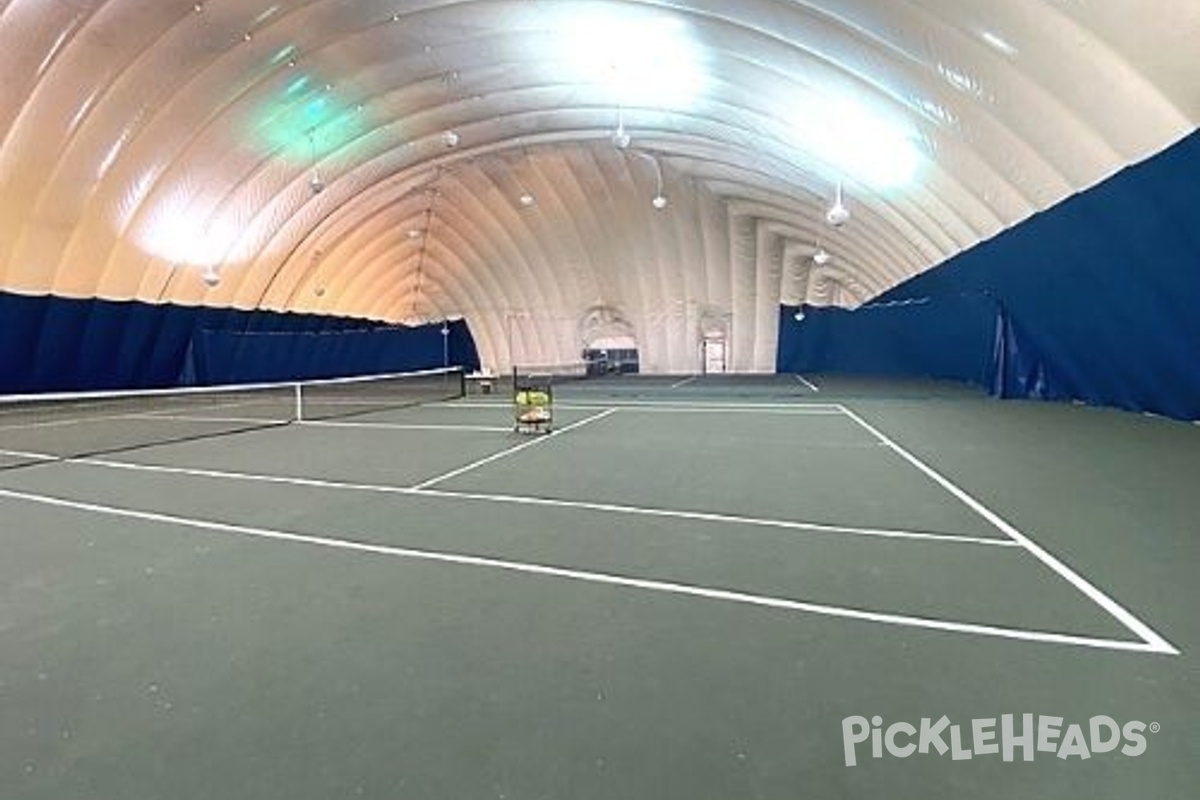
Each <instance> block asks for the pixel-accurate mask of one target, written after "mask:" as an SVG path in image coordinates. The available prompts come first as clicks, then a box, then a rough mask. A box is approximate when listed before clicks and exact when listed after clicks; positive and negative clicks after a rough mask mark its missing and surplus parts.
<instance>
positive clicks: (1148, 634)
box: [843, 406, 1180, 656]
mask: <svg viewBox="0 0 1200 800" xmlns="http://www.w3.org/2000/svg"><path fill="white" fill-rule="evenodd" d="M843 411H844V412H845V413H846V415H847V416H848V417H850V419H852V420H854V421H855V422H856V423H857V424H858V425H860V426H862V428H863V429H864V430H866V431H867V432H869V433H870V434H871V435H873V436H875V437H876V438H878V439H879V440H880V441H881V442H883V443H884V444H885V445H887V447H888V449H890V450H892V451H893V452H894V453H896V454H897V455H899V456H900V457H901V458H903V459H904V460H905V461H907V462H908V463H909V464H910V465H911V466H913V467H916V468H917V469H918V470H919V471H920V472H922V473H924V475H925V477H927V478H929V479H930V480H932V481H933V482H934V483H936V484H938V485H939V486H941V487H942V488H943V489H945V490H946V491H947V492H949V493H950V494H951V495H953V496H954V497H955V498H957V499H958V500H959V502H961V503H963V504H964V505H966V506H967V507H968V508H970V509H971V510H972V511H974V512H975V513H976V514H978V515H979V516H981V517H983V519H985V520H986V521H987V522H989V523H990V524H991V525H992V526H993V527H994V528H996V529H997V530H999V531H1000V532H1002V533H1004V534H1005V535H1007V536H1009V537H1010V538H1012V539H1013V541H1015V542H1017V543H1018V544H1019V545H1021V547H1023V548H1024V549H1025V550H1026V551H1027V552H1029V554H1030V555H1032V556H1033V557H1034V558H1036V559H1037V560H1038V561H1041V562H1042V564H1043V565H1045V566H1046V567H1048V568H1049V569H1050V570H1051V571H1053V572H1054V573H1056V574H1057V575H1058V576H1059V577H1060V578H1063V579H1064V580H1066V581H1067V582H1068V583H1069V584H1071V585H1072V586H1073V587H1075V589H1076V590H1077V591H1079V592H1081V593H1082V594H1083V595H1084V596H1085V597H1087V598H1088V599H1089V600H1091V601H1092V602H1093V603H1095V604H1096V605H1098V606H1100V608H1102V609H1104V610H1105V611H1107V612H1108V614H1109V615H1110V616H1112V617H1114V618H1115V619H1116V620H1117V621H1118V622H1120V623H1121V624H1122V625H1124V626H1125V627H1126V628H1127V629H1128V630H1129V631H1130V632H1131V633H1133V634H1134V635H1135V636H1137V637H1138V638H1140V639H1141V640H1142V641H1143V642H1145V643H1146V645H1148V646H1149V647H1150V648H1151V649H1152V650H1153V651H1154V652H1158V653H1163V654H1165V655H1174V656H1177V655H1180V651H1179V649H1178V648H1176V647H1175V646H1174V645H1173V644H1171V643H1170V642H1169V641H1167V639H1166V638H1164V637H1163V636H1161V635H1160V634H1159V633H1158V632H1157V631H1155V630H1154V629H1153V628H1151V627H1150V626H1149V625H1147V624H1146V623H1144V622H1142V621H1141V620H1140V619H1138V618H1137V617H1136V616H1135V615H1134V614H1133V613H1132V612H1130V611H1129V610H1128V609H1126V608H1125V607H1124V606H1122V605H1121V604H1120V603H1118V602H1117V601H1116V600H1114V599H1112V598H1111V597H1109V596H1108V595H1107V594H1105V593H1104V592H1103V591H1101V590H1100V589H1099V588H1097V587H1096V586H1094V585H1093V584H1091V583H1090V582H1089V581H1088V580H1087V579H1086V578H1084V577H1083V576H1082V575H1080V574H1079V573H1078V572H1076V571H1075V570H1073V569H1071V568H1070V567H1069V566H1067V565H1066V563H1064V562H1063V561H1061V560H1060V559H1058V558H1057V557H1056V556H1054V555H1052V554H1051V553H1050V552H1049V551H1047V550H1046V549H1045V548H1043V547H1042V546H1041V545H1039V544H1038V543H1037V542H1035V541H1033V539H1031V538H1030V537H1029V536H1027V535H1026V534H1024V533H1022V532H1021V531H1020V530H1019V529H1018V528H1017V527H1016V526H1014V525H1013V524H1012V523H1010V522H1008V521H1007V520H1005V519H1004V518H1003V517H1001V516H1000V515H999V514H997V513H996V512H994V511H992V510H991V509H989V508H988V507H987V506H985V505H984V504H983V503H982V502H980V501H979V500H977V499H976V498H975V497H974V496H972V495H971V494H969V493H968V492H967V491H966V490H965V489H963V488H961V487H959V486H958V485H957V484H955V483H954V482H953V481H951V480H950V479H949V478H947V477H945V476H944V475H942V474H941V473H940V472H938V471H937V470H935V469H934V468H933V467H931V466H929V465H928V464H926V463H925V462H924V461H922V460H921V459H920V458H918V457H917V456H915V455H913V454H912V453H910V452H908V450H906V449H905V448H904V447H902V446H901V445H899V444H897V443H896V442H895V441H893V440H892V439H891V438H890V437H888V436H887V435H886V434H884V433H883V432H882V431H880V430H879V429H878V428H876V427H875V426H873V425H871V423H869V422H867V421H866V420H865V419H863V418H862V417H861V416H859V415H858V414H857V413H855V412H854V411H853V410H851V409H849V408H846V407H845V406H843Z"/></svg>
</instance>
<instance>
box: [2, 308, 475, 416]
mask: <svg viewBox="0 0 1200 800" xmlns="http://www.w3.org/2000/svg"><path fill="white" fill-rule="evenodd" d="M448 328H449V336H448V337H447V342H448V345H449V347H448V349H449V357H450V363H451V364H452V365H457V366H463V367H465V368H467V369H477V368H478V366H479V357H478V354H477V353H476V349H475V342H474V339H473V337H472V336H471V332H470V330H469V328H468V326H467V325H466V323H465V322H463V321H458V322H451V323H449V324H448ZM367 334H372V336H371V337H367ZM376 334H377V335H376ZM332 335H344V336H347V337H349V338H344V339H341V340H340V341H341V342H342V346H341V347H338V348H334V347H331V346H330V344H328V343H321V344H318V342H324V341H325V340H324V339H316V338H314V337H317V336H321V337H324V336H332ZM355 335H360V336H362V337H363V338H360V339H355V338H354V336H355ZM0 336H2V337H3V340H2V342H0V393H4V394H12V393H32V392H48V391H79V390H92V389H118V388H120V389H124V388H135V389H138V388H159V387H170V386H178V385H183V384H192V383H197V382H200V380H201V379H205V382H220V383H224V382H228V381H229V380H240V379H239V378H238V377H237V376H249V375H259V376H266V375H270V376H271V379H291V378H307V377H328V376H335V375H337V376H340V375H352V374H362V373H363V372H371V371H376V370H375V367H380V366H382V367H384V368H385V371H402V370H405V369H423V368H426V367H435V366H441V365H442V363H443V351H442V334H441V324H440V323H438V324H434V325H426V326H421V327H417V328H403V327H394V326H389V325H386V324H384V323H381V322H373V321H369V320H361V319H353V318H348V317H331V316H320V315H316V314H285V313H277V312H271V311H240V310H237V309H227V308H205V307H194V306H176V305H152V304H148V303H139V302H133V301H125V302H120V301H111V300H99V299H82V300H76V299H68V298H61V297H53V296H36V297H33V296H27V295H19V294H12V293H0ZM260 336H262V337H269V339H268V340H267V341H268V342H269V343H261V342H260V343H259V344H256V345H237V346H236V347H235V346H234V345H232V344H229V343H228V342H233V341H236V340H237V337H250V339H252V340H257V337H260ZM221 337H227V339H228V341H227V343H226V344H224V345H214V344H213V342H214V341H216V340H220V339H221ZM202 340H203V341H205V342H206V344H207V346H209V348H210V352H215V351H216V350H220V348H221V347H222V346H223V347H224V348H225V350H223V351H221V355H215V356H209V357H208V358H209V360H208V361H207V362H205V363H204V364H203V365H198V364H197V363H196V358H197V353H198V348H197V342H199V341H202ZM356 344H361V345H363V346H364V347H368V345H369V347H368V350H367V351H364V352H361V353H360V352H359V351H358V349H357V348H356V346H355V345H356ZM204 346H205V345H202V346H201V347H204ZM231 348H233V349H235V350H237V352H238V356H237V358H234V357H233V356H231V355H230V353H231V352H232V351H231ZM309 348H311V349H309ZM243 357H244V358H245V359H246V360H245V361H242V360H240V359H241V358H243ZM364 366H370V367H371V368H370V369H364ZM256 379H263V378H256Z"/></svg>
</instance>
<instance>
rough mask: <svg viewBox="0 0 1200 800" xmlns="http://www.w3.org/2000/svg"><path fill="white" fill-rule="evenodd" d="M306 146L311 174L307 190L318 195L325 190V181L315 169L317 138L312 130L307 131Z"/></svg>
mask: <svg viewBox="0 0 1200 800" xmlns="http://www.w3.org/2000/svg"><path fill="white" fill-rule="evenodd" d="M308 148H309V154H310V156H311V162H310V163H311V166H312V174H311V175H310V176H309V178H308V190H309V191H310V192H312V193H313V194H314V195H318V194H320V193H321V192H323V191H325V181H323V180H321V173H320V172H318V171H317V138H316V134H315V133H314V132H313V131H312V130H309V132H308Z"/></svg>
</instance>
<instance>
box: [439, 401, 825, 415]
mask: <svg viewBox="0 0 1200 800" xmlns="http://www.w3.org/2000/svg"><path fill="white" fill-rule="evenodd" d="M439 405H440V404H439ZM507 405H508V404H505V403H490V402H489V403H471V402H468V403H449V404H445V405H441V406H440V407H443V408H470V409H493V410H494V409H497V408H506V407H507ZM554 407H555V408H557V409H568V410H571V411H601V410H604V409H609V408H619V409H621V410H626V409H628V410H630V411H646V412H652V411H662V412H668V411H670V412H678V413H687V412H695V413H702V414H795V415H797V416H803V415H813V416H821V415H828V416H837V417H840V416H842V409H841V407H840V406H839V405H837V404H836V403H684V402H671V401H652V400H611V401H609V400H606V401H605V402H603V403H599V402H597V403H571V402H556V403H555V404H554Z"/></svg>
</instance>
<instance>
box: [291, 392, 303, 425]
mask: <svg viewBox="0 0 1200 800" xmlns="http://www.w3.org/2000/svg"><path fill="white" fill-rule="evenodd" d="M292 397H293V410H292V417H293V419H292V421H293V422H303V421H304V401H303V394H302V392H301V390H300V384H299V383H293V384H292Z"/></svg>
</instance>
